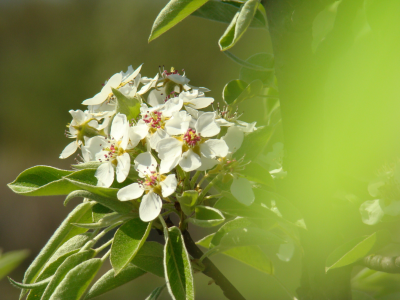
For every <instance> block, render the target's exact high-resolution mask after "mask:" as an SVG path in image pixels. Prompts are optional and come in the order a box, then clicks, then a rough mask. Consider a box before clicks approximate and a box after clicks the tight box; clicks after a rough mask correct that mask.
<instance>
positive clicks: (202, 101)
mask: <svg viewBox="0 0 400 300" xmlns="http://www.w3.org/2000/svg"><path fill="white" fill-rule="evenodd" d="M213 102H214V98H211V97H200V98H196V99H193V100H191V101H189V102H187V103H184V104H185V105H187V106H191V107H193V108H195V109H201V108H205V107H207V106H209V105H210V104H211V103H213Z"/></svg>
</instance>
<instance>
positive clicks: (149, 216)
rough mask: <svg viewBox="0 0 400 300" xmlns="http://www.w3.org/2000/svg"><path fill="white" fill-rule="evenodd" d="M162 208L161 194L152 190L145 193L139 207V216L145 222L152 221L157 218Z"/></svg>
mask: <svg viewBox="0 0 400 300" xmlns="http://www.w3.org/2000/svg"><path fill="white" fill-rule="evenodd" d="M161 208H162V201H161V199H160V196H158V195H157V194H156V193H153V192H150V193H148V194H147V195H144V196H143V198H142V202H141V203H140V207H139V216H140V219H141V220H142V221H143V222H150V221H152V220H154V219H155V218H157V216H158V215H159V214H160V211H161Z"/></svg>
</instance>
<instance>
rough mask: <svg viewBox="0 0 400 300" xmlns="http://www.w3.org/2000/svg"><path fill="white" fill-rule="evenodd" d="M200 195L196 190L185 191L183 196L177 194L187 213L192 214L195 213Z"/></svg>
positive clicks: (182, 207)
mask: <svg viewBox="0 0 400 300" xmlns="http://www.w3.org/2000/svg"><path fill="white" fill-rule="evenodd" d="M198 197H199V193H198V192H197V191H194V190H188V191H184V192H183V193H182V195H181V196H179V195H177V196H176V198H177V199H178V202H179V204H180V205H181V209H182V211H183V212H184V214H185V215H187V216H190V215H191V214H192V213H193V210H194V206H195V205H196V203H197V198H198Z"/></svg>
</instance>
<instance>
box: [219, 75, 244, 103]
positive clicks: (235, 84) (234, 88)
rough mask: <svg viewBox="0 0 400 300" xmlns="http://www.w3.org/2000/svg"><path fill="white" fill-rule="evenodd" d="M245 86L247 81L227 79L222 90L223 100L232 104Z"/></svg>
mask: <svg viewBox="0 0 400 300" xmlns="http://www.w3.org/2000/svg"><path fill="white" fill-rule="evenodd" d="M246 87H247V82H245V81H243V80H239V79H235V80H231V81H229V82H228V83H227V84H226V85H225V87H224V91H223V92H222V97H223V98H224V100H225V102H226V103H228V104H232V103H233V102H234V101H235V100H236V99H237V98H238V97H239V95H240V94H241V93H242V92H243V91H244V89H245V88H246Z"/></svg>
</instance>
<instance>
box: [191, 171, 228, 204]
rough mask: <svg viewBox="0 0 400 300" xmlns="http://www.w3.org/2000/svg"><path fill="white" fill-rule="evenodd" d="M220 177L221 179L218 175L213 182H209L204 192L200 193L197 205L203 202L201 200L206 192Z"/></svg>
mask: <svg viewBox="0 0 400 300" xmlns="http://www.w3.org/2000/svg"><path fill="white" fill-rule="evenodd" d="M221 177H222V175H221V174H218V175H217V176H216V177H215V178H214V179H213V180H211V182H210V183H209V184H208V185H207V186H206V187H205V188H204V190H202V191H201V193H200V196H199V199H198V200H197V201H198V203H201V202H202V201H203V198H204V197H205V196H206V195H207V193H208V191H209V190H210V189H211V188H212V187H213V186H214V184H215V183H216V182H217V181H218V180H220V178H221ZM203 178H204V177H203Z"/></svg>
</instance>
